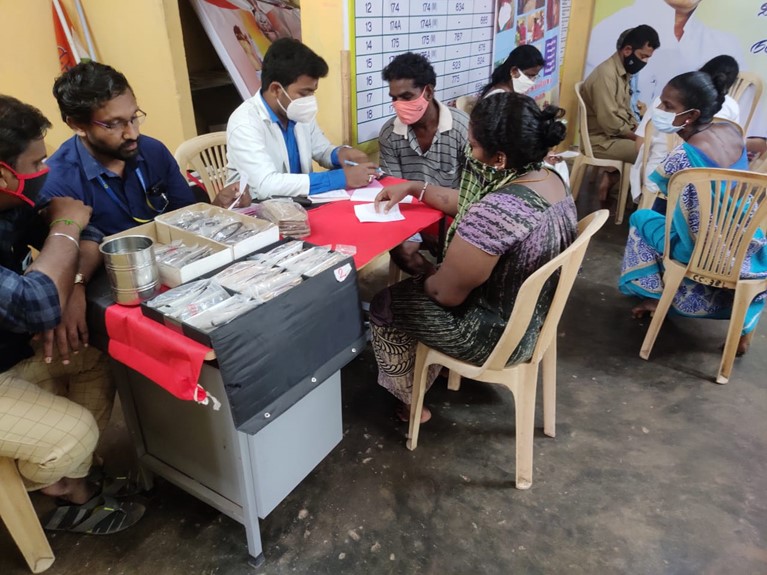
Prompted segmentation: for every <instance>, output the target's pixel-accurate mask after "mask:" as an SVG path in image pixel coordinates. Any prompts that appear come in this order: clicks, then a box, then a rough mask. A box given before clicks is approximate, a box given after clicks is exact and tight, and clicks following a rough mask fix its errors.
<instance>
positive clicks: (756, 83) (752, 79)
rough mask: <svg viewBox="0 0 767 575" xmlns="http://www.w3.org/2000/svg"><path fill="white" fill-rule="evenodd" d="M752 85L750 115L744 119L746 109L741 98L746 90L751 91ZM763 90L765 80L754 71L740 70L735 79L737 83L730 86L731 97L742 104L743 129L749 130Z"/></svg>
mask: <svg viewBox="0 0 767 575" xmlns="http://www.w3.org/2000/svg"><path fill="white" fill-rule="evenodd" d="M751 87H753V90H751V93H752V95H753V99H752V100H751V107H750V109H749V110H748V115H747V116H746V117H745V121H743V115H744V113H745V110H743V109H742V108H743V103H742V102H741V100H742V98H743V96H745V94H746V92H749V88H751ZM762 90H764V82H763V81H762V79H761V77H759V74H755V73H754V72H740V73H739V74H738V79H737V80H735V83H734V84H733V85H732V87H731V88H730V92H729V93H730V97H731V98H732V99H734V100H737V101H738V104H740V105H741V111H740V119H741V124H742V126H743V130H744V131H746V132H747V131H748V126H749V125H750V124H751V120H752V118H753V117H754V113H755V112H756V108H757V107H758V106H759V100H760V99H761V97H762Z"/></svg>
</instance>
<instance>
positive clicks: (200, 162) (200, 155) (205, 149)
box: [174, 132, 227, 202]
mask: <svg viewBox="0 0 767 575" xmlns="http://www.w3.org/2000/svg"><path fill="white" fill-rule="evenodd" d="M174 155H175V158H176V161H177V162H178V165H179V167H180V168H181V173H182V174H184V177H185V178H186V177H187V169H189V168H191V169H193V170H194V171H195V172H197V174H198V175H199V178H200V180H201V181H202V183H203V185H204V186H205V191H206V192H208V197H209V198H210V201H211V202H212V201H213V200H214V199H215V198H216V196H217V195H218V193H219V192H220V191H221V190H222V189H223V188H224V186H225V185H226V178H227V169H226V165H227V159H226V132H213V133H211V134H203V135H202V136H197V137H195V138H192V139H191V140H187V141H186V142H183V143H182V144H181V145H180V146H179V147H178V148H177V149H176V153H175V154H174Z"/></svg>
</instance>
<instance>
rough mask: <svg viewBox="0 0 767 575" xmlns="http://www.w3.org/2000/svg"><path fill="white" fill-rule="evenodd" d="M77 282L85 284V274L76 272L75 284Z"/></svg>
mask: <svg viewBox="0 0 767 575" xmlns="http://www.w3.org/2000/svg"><path fill="white" fill-rule="evenodd" d="M77 284H83V285H85V278H84V277H83V274H81V273H80V272H77V273H76V274H75V285H77Z"/></svg>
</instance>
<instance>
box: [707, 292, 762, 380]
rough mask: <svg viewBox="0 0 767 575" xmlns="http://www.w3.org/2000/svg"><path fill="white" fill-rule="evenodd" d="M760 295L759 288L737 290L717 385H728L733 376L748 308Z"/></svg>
mask: <svg viewBox="0 0 767 575" xmlns="http://www.w3.org/2000/svg"><path fill="white" fill-rule="evenodd" d="M758 293H759V288H758V287H753V286H749V285H741V286H740V287H738V289H736V290H735V300H734V302H733V305H732V316H731V317H730V324H729V326H728V327H727V340H726V341H725V343H724V351H723V352H722V360H721V362H720V363H719V373H718V374H717V376H716V382H717V383H722V384H724V383H727V382H728V381H729V380H730V374H732V366H733V364H734V363H735V354H736V353H737V351H738V343H739V341H740V334H741V332H742V331H743V324H744V323H745V321H746V312H747V311H748V306H749V305H751V302H752V301H753V299H754V298H755V297H756V295H757V294H758Z"/></svg>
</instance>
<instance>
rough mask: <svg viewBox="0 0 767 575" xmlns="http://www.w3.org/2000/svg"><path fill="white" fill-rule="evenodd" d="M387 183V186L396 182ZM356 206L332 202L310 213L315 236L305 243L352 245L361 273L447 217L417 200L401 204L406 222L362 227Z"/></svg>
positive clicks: (312, 234)
mask: <svg viewBox="0 0 767 575" xmlns="http://www.w3.org/2000/svg"><path fill="white" fill-rule="evenodd" d="M394 181H395V180H394V178H391V179H388V180H387V179H384V180H383V181H382V183H383V184H384V185H387V184H390V183H392V182H394ZM355 205H357V203H356V202H351V201H349V202H347V201H341V202H332V203H329V204H325V205H323V206H319V207H317V208H314V209H311V210H309V225H310V227H311V230H312V233H311V235H309V236H308V237H306V238H304V240H305V241H307V242H309V243H312V244H316V245H320V246H322V245H327V244H332V245H333V247H335V246H336V244H344V245H353V246H355V247H356V248H357V253H356V255H355V256H354V263H355V265H356V266H357V269H362V268H363V267H365V266H366V265H367V264H368V263H370V262H371V261H372V260H373V259H375V258H376V257H377V256H379V255H381V254H385V253H387V252H388V251H389V250H390V249H392V248H393V247H395V246H398V245H399V244H401V243H402V242H404V241H405V240H406V239H408V238H409V237H411V236H412V235H414V234H416V233H418V232H420V231H421V230H424V229H425V228H428V227H429V226H431V225H432V224H435V223H438V222H440V221H441V220H442V219H443V218H444V216H445V214H444V213H442V212H441V211H439V210H435V209H434V208H431V207H429V206H427V205H426V204H424V203H421V202H418V201H417V200H415V201H414V202H413V203H412V204H404V203H400V205H399V209H400V212H402V215H403V216H405V219H404V220H400V221H397V222H385V223H380V222H368V223H364V224H363V223H361V222H360V221H359V220H358V219H357V216H356V215H355V214H354V206H355Z"/></svg>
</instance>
